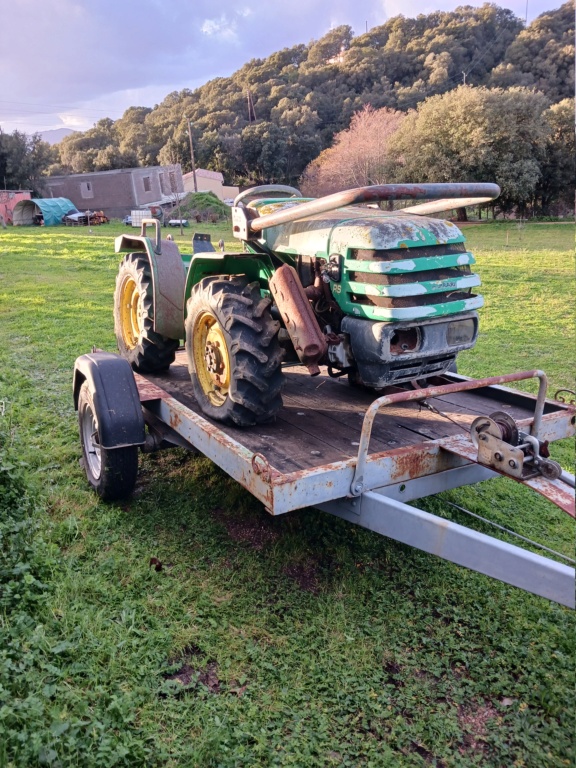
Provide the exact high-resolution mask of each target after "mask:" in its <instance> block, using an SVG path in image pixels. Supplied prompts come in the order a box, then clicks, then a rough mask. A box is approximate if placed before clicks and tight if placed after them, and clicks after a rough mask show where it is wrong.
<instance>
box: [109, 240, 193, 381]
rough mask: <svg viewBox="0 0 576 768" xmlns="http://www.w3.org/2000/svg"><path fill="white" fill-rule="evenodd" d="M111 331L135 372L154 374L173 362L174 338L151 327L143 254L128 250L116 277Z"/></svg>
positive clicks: (176, 342)
mask: <svg viewBox="0 0 576 768" xmlns="http://www.w3.org/2000/svg"><path fill="white" fill-rule="evenodd" d="M114 332H115V334H116V341H117V343H118V349H119V351H120V354H121V355H122V357H124V358H126V360H128V362H129V363H130V364H131V365H132V368H134V370H136V371H142V372H143V373H154V372H155V371H163V370H166V369H167V368H168V367H169V366H170V364H171V363H173V362H174V358H175V356H176V350H177V349H178V346H179V344H180V342H179V340H178V339H169V338H167V337H166V336H161V335H160V334H159V333H156V331H155V330H154V300H153V289H152V272H151V269H150V263H149V261H148V259H147V258H146V256H144V255H142V254H140V253H129V254H128V255H127V256H125V257H124V260H123V261H122V263H121V264H120V268H119V270H118V276H117V277H116V290H115V291H114Z"/></svg>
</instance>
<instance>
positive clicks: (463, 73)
mask: <svg viewBox="0 0 576 768" xmlns="http://www.w3.org/2000/svg"><path fill="white" fill-rule="evenodd" d="M462 75H463V76H464V85H466V72H462Z"/></svg>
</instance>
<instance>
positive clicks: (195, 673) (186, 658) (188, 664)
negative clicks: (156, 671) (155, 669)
mask: <svg viewBox="0 0 576 768" xmlns="http://www.w3.org/2000/svg"><path fill="white" fill-rule="evenodd" d="M203 658H204V652H203V651H202V649H201V648H199V647H198V646H197V645H194V644H192V645H187V646H186V647H185V648H183V649H182V654H181V655H180V656H179V657H177V658H176V659H170V660H169V663H170V666H176V664H179V665H180V667H179V669H177V670H176V672H171V673H169V674H166V675H164V679H165V680H175V681H176V682H178V683H180V684H181V685H182V686H183V687H188V686H189V685H191V684H194V683H200V685H203V686H205V687H206V688H208V690H209V691H210V692H211V693H220V680H219V678H218V664H217V663H216V662H215V661H209V662H208V664H206V665H205V666H201V661H202V659H203Z"/></svg>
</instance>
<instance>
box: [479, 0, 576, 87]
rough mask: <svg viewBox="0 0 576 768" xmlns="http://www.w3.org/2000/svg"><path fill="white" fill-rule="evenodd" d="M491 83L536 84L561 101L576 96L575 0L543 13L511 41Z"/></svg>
mask: <svg viewBox="0 0 576 768" xmlns="http://www.w3.org/2000/svg"><path fill="white" fill-rule="evenodd" d="M491 83H492V84H493V85H497V86H501V87H510V86H513V85H525V86H533V87H535V88H537V89H538V90H540V91H542V92H543V93H545V94H546V95H547V96H548V98H549V99H550V101H552V102H557V101H560V100H561V99H565V98H570V97H571V96H573V95H574V0H570V2H568V3H564V5H562V6H561V7H560V8H558V9H557V10H554V11H548V12H546V13H543V14H541V15H540V16H538V18H536V19H534V21H533V22H532V23H531V24H530V26H528V27H527V28H526V29H524V30H523V31H522V32H520V34H519V35H518V36H517V37H516V39H515V40H514V41H513V42H512V43H511V44H510V46H509V48H508V50H507V51H506V56H505V58H504V60H503V61H502V63H501V64H500V65H499V66H497V67H496V68H495V69H494V71H493V72H492V76H491Z"/></svg>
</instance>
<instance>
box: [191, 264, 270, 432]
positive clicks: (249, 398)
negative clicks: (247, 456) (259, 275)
mask: <svg viewBox="0 0 576 768" xmlns="http://www.w3.org/2000/svg"><path fill="white" fill-rule="evenodd" d="M270 303H271V302H270V299H268V298H264V297H262V295H261V293H260V286H259V284H258V283H257V282H253V283H249V282H248V280H247V278H245V277H243V276H241V277H238V276H227V275H224V276H211V277H205V278H204V279H203V280H201V281H200V282H199V283H197V285H195V286H194V288H193V290H192V294H191V296H190V299H189V300H188V305H187V318H186V352H187V355H188V367H189V370H190V375H191V378H192V385H193V388H194V394H195V395H196V399H197V400H198V403H199V405H200V407H201V409H202V411H203V412H204V413H205V414H206V415H207V416H209V417H210V418H213V419H217V420H218V421H227V422H232V423H234V424H237V425H238V426H240V427H245V426H251V425H253V424H262V423H264V422H266V421H270V420H271V419H273V418H274V416H275V415H276V413H277V411H278V410H279V409H280V407H281V406H282V397H281V394H280V393H281V389H282V371H281V367H280V366H281V362H282V350H281V348H280V344H279V343H278V331H279V329H280V323H278V322H277V321H275V320H273V319H272V316H271V315H270V312H269V306H270Z"/></svg>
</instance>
